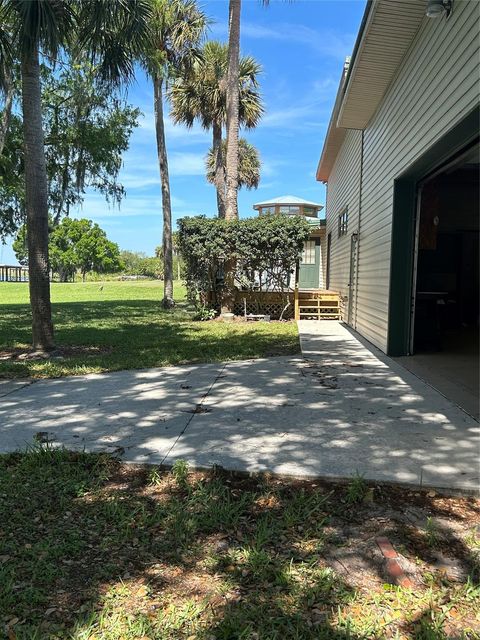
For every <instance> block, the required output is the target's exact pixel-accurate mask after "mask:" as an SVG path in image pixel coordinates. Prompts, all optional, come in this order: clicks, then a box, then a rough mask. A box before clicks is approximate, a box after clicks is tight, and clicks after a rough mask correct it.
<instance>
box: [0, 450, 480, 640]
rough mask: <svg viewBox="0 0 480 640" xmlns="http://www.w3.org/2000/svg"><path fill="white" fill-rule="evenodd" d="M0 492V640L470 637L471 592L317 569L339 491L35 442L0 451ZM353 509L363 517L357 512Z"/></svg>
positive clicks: (472, 587)
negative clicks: (129, 463) (126, 460)
mask: <svg viewBox="0 0 480 640" xmlns="http://www.w3.org/2000/svg"><path fill="white" fill-rule="evenodd" d="M352 486H354V487H355V489H351V490H350V491H351V493H350V495H351V496H352V498H353V497H354V498H355V500H354V502H353V504H358V503H357V502H356V501H357V500H358V499H359V498H358V496H360V495H361V491H360V489H359V482H358V481H356V482H355V481H354V482H352ZM361 486H362V484H361V483H360V487H361ZM0 487H1V489H0V585H1V588H0V637H3V636H2V633H4V636H5V637H6V638H15V640H93V639H94V638H95V640H119V639H120V638H121V639H122V640H139V639H140V638H150V639H152V640H153V638H155V639H156V640H187V639H193V638H195V639H196V640H209V639H210V638H215V640H233V639H235V640H240V639H241V640H254V639H255V640H279V639H281V640H347V639H351V640H360V639H362V640H363V639H366V638H372V639H373V638H375V639H377V638H378V639H382V640H383V638H387V637H388V638H397V637H398V638H400V637H401V633H403V634H404V635H405V637H409V638H410V637H411V638H412V639H413V638H415V640H419V639H423V640H430V638H435V640H438V639H439V638H444V637H445V638H446V637H457V638H459V639H460V638H462V639H464V640H467V639H468V640H470V638H474V637H475V636H474V635H472V633H473V631H469V629H470V630H472V629H473V628H474V624H475V622H476V620H475V617H474V616H475V612H476V611H477V610H478V609H479V604H480V588H479V587H478V585H476V584H475V583H474V582H473V581H468V582H466V583H465V584H457V585H455V584H453V585H452V584H450V583H449V582H448V581H445V580H443V581H440V580H438V579H436V578H435V576H433V574H432V580H431V581H430V583H429V586H426V587H422V588H419V589H417V590H416V591H411V590H402V589H397V588H396V587H389V588H388V589H382V588H381V583H380V586H378V587H377V588H376V587H375V586H372V585H371V584H370V583H368V582H367V583H366V584H365V585H364V586H363V588H355V587H354V586H353V585H352V584H349V579H348V578H347V579H345V578H343V577H341V576H340V575H339V574H338V573H336V572H335V571H334V570H333V569H332V567H330V566H328V564H326V562H325V560H324V558H323V557H322V555H321V554H322V553H323V550H324V544H326V545H327V549H326V550H327V551H328V545H329V544H330V543H329V542H328V541H329V534H328V533H327V532H326V531H324V528H325V526H326V525H327V524H328V523H330V522H331V520H332V519H334V518H338V516H336V515H334V514H336V513H337V512H338V503H339V502H340V500H341V499H342V497H343V499H344V498H345V487H343V486H341V485H339V486H334V485H332V486H330V487H329V488H330V489H331V490H328V491H327V490H325V489H318V488H315V487H312V486H311V485H310V484H309V483H302V484H301V485H298V484H296V483H295V482H290V483H289V482H286V481H281V482H280V481H276V480H272V481H270V480H268V479H264V480H262V481H261V482H258V481H257V480H252V479H245V478H240V477H236V476H234V475H226V474H219V473H212V474H206V473H202V474H201V473H192V472H189V470H188V466H187V465H186V463H185V462H183V461H178V462H177V463H176V464H175V465H174V467H173V468H172V470H171V472H167V471H164V470H162V469H161V468H159V467H156V468H154V469H152V470H151V471H150V473H145V472H144V471H143V470H141V471H138V473H136V472H135V471H134V470H132V469H131V468H128V467H125V466H122V465H121V463H120V462H119V461H118V460H114V459H111V458H109V457H108V456H105V455H98V454H86V453H72V452H68V451H65V450H63V449H54V448H53V447H51V445H49V444H37V445H35V447H33V448H31V449H29V450H28V451H27V452H25V453H23V454H20V453H15V454H9V455H5V456H0ZM332 487H333V488H332ZM357 510H358V511H362V510H363V516H362V521H363V518H364V517H365V519H367V516H368V506H365V503H363V504H362V505H359V506H358V509H357ZM353 517H354V516H353V515H352V512H351V510H349V511H348V518H347V519H348V521H351V519H352V518H353ZM346 548H347V547H346ZM336 551H337V550H335V552H336ZM348 551H349V552H350V551H351V548H348ZM425 575H426V572H425ZM437 578H438V576H437ZM370 580H372V577H371V576H370ZM472 612H473V613H472ZM452 621H453V622H455V621H457V622H458V624H457V626H456V627H455V626H452ZM459 625H460V626H459ZM400 630H401V633H400ZM405 630H406V631H405ZM387 631H388V634H389V635H387ZM395 634H397V635H395ZM408 634H410V635H408ZM435 634H436V635H435ZM462 634H463V635H462Z"/></svg>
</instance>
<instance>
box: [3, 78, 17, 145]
mask: <svg viewBox="0 0 480 640" xmlns="http://www.w3.org/2000/svg"><path fill="white" fill-rule="evenodd" d="M4 84H5V86H6V93H5V105H4V107H3V113H2V117H1V118H0V156H1V155H2V153H3V148H4V147H5V140H6V139H7V133H8V127H9V124H10V118H11V116H12V104H13V93H14V89H13V80H12V77H11V75H10V74H9V72H8V71H7V72H6V73H5V78H4Z"/></svg>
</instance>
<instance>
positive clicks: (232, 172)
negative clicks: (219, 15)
mask: <svg viewBox="0 0 480 640" xmlns="http://www.w3.org/2000/svg"><path fill="white" fill-rule="evenodd" d="M240 10H241V0H230V3H229V33H228V72H227V157H226V167H227V193H226V211H225V217H226V218H227V220H232V219H234V218H238V203H237V191H238V128H239V117H238V107H239V104H238V103H239V86H238V79H239V62H240Z"/></svg>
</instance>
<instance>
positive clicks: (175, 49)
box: [143, 0, 208, 308]
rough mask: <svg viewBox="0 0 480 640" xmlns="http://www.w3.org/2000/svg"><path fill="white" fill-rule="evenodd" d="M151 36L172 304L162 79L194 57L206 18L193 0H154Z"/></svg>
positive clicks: (147, 62) (148, 56)
mask: <svg viewBox="0 0 480 640" xmlns="http://www.w3.org/2000/svg"><path fill="white" fill-rule="evenodd" d="M153 8H154V11H153V20H152V30H153V38H152V41H151V42H150V43H149V45H148V46H147V48H146V50H145V53H144V56H143V64H144V67H145V69H146V71H147V73H148V74H149V76H150V77H151V78H152V81H153V94H154V112H155V132H156V138H157V154H158V163H159V168H160V179H161V184H162V209H163V266H164V294H163V302H162V304H163V306H164V307H166V308H170V307H173V306H174V304H175V303H174V300H173V245H172V206H171V199H170V178H169V172H168V158H167V147H166V142H165V123H164V115H163V99H164V88H165V84H166V82H167V81H168V80H169V79H170V78H171V77H172V75H173V74H174V73H175V72H178V70H179V69H180V68H183V69H188V68H190V67H191V66H192V65H193V64H194V61H195V60H196V59H197V58H198V50H197V47H198V45H199V44H200V42H201V40H202V38H203V37H204V35H205V29H206V27H207V24H208V21H207V18H206V16H205V14H204V13H203V12H202V11H201V10H200V9H199V8H198V7H197V4H196V2H195V0H154V3H153Z"/></svg>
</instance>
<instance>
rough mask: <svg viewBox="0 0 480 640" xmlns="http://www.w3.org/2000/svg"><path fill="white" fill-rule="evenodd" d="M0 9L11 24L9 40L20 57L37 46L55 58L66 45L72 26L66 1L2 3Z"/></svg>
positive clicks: (8, 0) (5, 0) (13, 0)
mask: <svg viewBox="0 0 480 640" xmlns="http://www.w3.org/2000/svg"><path fill="white" fill-rule="evenodd" d="M0 7H3V10H4V15H5V17H6V19H7V20H9V21H10V23H11V26H12V29H13V40H14V41H15V42H16V43H17V46H18V47H19V53H20V54H21V55H22V56H28V55H30V54H31V53H32V52H33V51H34V50H35V49H36V48H37V47H38V46H40V47H41V49H42V50H43V52H44V53H45V54H47V55H50V56H53V57H55V56H56V55H57V53H58V51H59V49H61V48H62V47H63V46H65V45H66V44H67V43H68V39H69V35H70V34H71V33H72V29H73V27H74V25H75V13H74V10H73V4H72V3H71V2H70V1H69V0H3V1H2V4H1V5H0ZM0 10H1V8H0Z"/></svg>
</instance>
